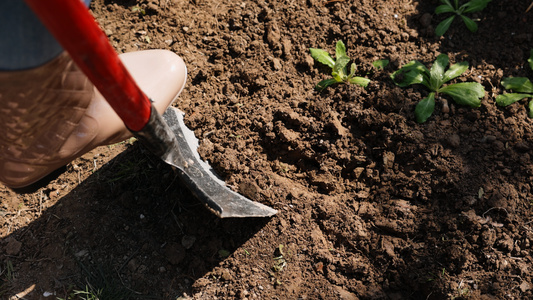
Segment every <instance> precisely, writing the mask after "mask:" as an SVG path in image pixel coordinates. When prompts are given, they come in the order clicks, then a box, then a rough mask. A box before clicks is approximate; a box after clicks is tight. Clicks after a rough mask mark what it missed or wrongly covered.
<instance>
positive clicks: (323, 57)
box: [309, 48, 335, 69]
mask: <svg viewBox="0 0 533 300" xmlns="http://www.w3.org/2000/svg"><path fill="white" fill-rule="evenodd" d="M309 52H311V56H312V57H313V58H314V59H315V60H316V61H318V62H320V63H323V64H325V65H326V66H329V67H330V68H332V69H333V67H334V66H335V61H334V60H333V58H332V57H331V55H329V53H328V52H327V51H325V50H322V49H316V48H309Z"/></svg>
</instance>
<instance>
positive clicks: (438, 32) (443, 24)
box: [435, 15, 455, 36]
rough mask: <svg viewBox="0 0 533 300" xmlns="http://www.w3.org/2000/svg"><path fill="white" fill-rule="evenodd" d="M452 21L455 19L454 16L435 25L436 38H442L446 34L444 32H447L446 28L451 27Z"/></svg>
mask: <svg viewBox="0 0 533 300" xmlns="http://www.w3.org/2000/svg"><path fill="white" fill-rule="evenodd" d="M454 19H455V15H453V16H451V17H449V18H447V19H445V20H444V21H442V22H440V23H439V25H437V28H435V34H436V35H437V36H443V35H444V34H445V33H446V31H448V28H450V25H452V22H453V20H454Z"/></svg>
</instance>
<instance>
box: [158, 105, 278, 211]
mask: <svg viewBox="0 0 533 300" xmlns="http://www.w3.org/2000/svg"><path fill="white" fill-rule="evenodd" d="M183 116H184V113H183V112H181V111H180V110H178V109H176V108H174V107H169V108H167V110H166V111H165V113H164V114H163V118H164V120H165V122H166V123H167V124H168V126H169V127H170V130H171V131H172V133H173V134H174V135H175V137H176V139H177V146H176V147H178V149H174V150H176V151H172V152H171V153H172V154H168V155H162V156H161V159H163V160H164V161H165V162H166V163H168V164H169V165H171V166H173V167H175V168H176V169H177V171H178V173H179V175H180V176H181V178H182V180H183V181H184V183H185V184H186V185H187V186H188V187H189V188H190V189H191V191H192V192H193V194H195V196H196V197H197V198H198V199H199V200H200V201H202V202H204V203H205V204H206V205H207V206H208V207H209V208H210V209H211V210H212V211H213V212H214V213H215V214H217V215H218V216H219V217H220V218H239V217H270V216H273V215H275V214H276V213H277V210H275V209H273V208H270V207H268V206H266V205H263V204H261V203H258V202H254V201H251V200H249V199H248V198H246V197H244V196H242V195H240V194H238V193H236V192H234V191H232V190H231V189H230V188H229V187H228V186H226V183H225V182H224V181H223V180H221V179H220V178H219V177H218V176H217V175H216V174H215V172H214V170H213V169H212V168H211V166H210V165H209V164H208V163H206V162H204V161H203V160H202V159H201V158H200V155H199V154H198V150H197V149H198V139H196V137H195V135H194V133H193V132H192V131H191V130H190V129H189V128H188V127H187V126H186V125H185V123H184V122H183ZM169 153H170V152H169ZM176 153H179V154H178V155H176Z"/></svg>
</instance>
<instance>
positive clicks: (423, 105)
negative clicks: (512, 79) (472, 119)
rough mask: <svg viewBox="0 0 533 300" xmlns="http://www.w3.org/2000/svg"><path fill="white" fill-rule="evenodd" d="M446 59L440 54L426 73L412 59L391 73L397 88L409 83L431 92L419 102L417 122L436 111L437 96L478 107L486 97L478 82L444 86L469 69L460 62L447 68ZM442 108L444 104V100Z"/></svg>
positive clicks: (425, 70)
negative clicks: (445, 96) (421, 86)
mask: <svg viewBox="0 0 533 300" xmlns="http://www.w3.org/2000/svg"><path fill="white" fill-rule="evenodd" d="M448 63H449V59H448V56H447V55H446V54H440V55H439V56H437V59H436V60H435V62H434V63H433V66H431V70H428V69H427V68H426V67H425V66H424V65H423V64H422V63H420V62H418V61H416V60H413V61H410V62H409V63H407V64H406V65H405V66H403V67H401V68H400V69H399V70H397V71H395V72H394V73H392V74H391V78H392V80H393V81H394V83H395V84H396V85H398V86H400V87H407V86H409V85H412V84H423V85H424V86H426V87H427V88H428V89H429V90H430V93H429V95H428V97H427V98H424V99H422V100H421V101H420V102H419V103H418V104H417V105H416V108H415V117H416V121H417V122H418V123H424V122H425V121H426V120H427V119H428V118H429V117H430V116H431V115H432V114H433V111H434V109H435V97H436V96H438V95H439V93H442V94H446V95H448V96H450V97H451V98H452V99H453V100H454V101H455V103H457V104H461V105H468V106H470V107H479V106H480V105H481V98H482V97H483V96H484V95H485V89H484V88H483V86H482V85H481V84H479V83H477V82H460V83H454V84H449V85H446V86H443V84H444V83H446V82H448V81H450V80H452V79H454V78H456V77H458V76H460V75H461V74H463V73H464V72H465V71H466V70H467V69H468V63H467V62H460V63H457V64H453V65H450V67H449V68H448V70H447V71H446V72H445V69H446V67H447V66H448ZM443 101H444V104H445V106H446V105H447V101H446V100H445V99H443Z"/></svg>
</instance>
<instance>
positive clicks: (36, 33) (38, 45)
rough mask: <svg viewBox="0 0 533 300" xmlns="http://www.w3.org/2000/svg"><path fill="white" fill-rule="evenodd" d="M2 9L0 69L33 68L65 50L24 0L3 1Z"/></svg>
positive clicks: (0, 20)
mask: <svg viewBox="0 0 533 300" xmlns="http://www.w3.org/2000/svg"><path fill="white" fill-rule="evenodd" d="M43 1H46V0H43ZM83 2H85V4H86V5H89V3H90V2H91V0H83ZM0 11H1V12H3V14H2V17H1V18H0V70H3V71H9V70H23V69H30V68H34V67H37V66H40V65H42V64H45V63H47V62H48V61H50V60H52V59H53V58H55V57H57V56H58V55H59V54H61V53H62V52H63V48H62V47H61V46H60V45H59V43H58V42H57V41H56V40H55V38H54V37H53V36H52V35H51V34H50V33H49V32H48V30H47V29H46V28H45V27H44V25H43V24H42V23H41V21H39V19H38V18H37V16H36V15H35V14H34V13H33V12H32V11H31V9H30V8H29V7H28V6H27V5H26V3H25V2H24V1H23V0H0Z"/></svg>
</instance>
